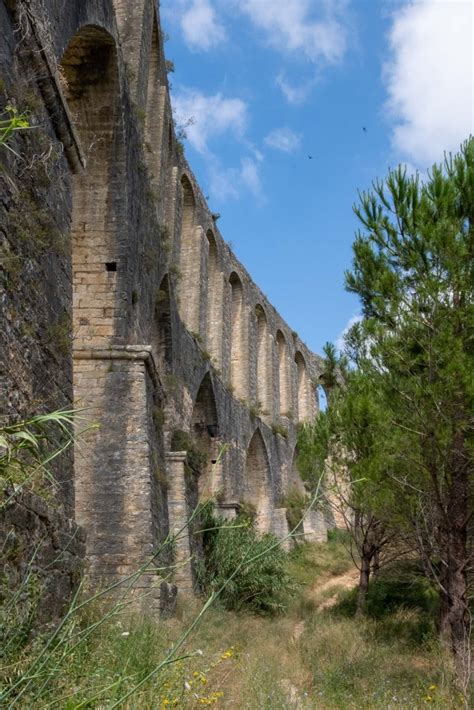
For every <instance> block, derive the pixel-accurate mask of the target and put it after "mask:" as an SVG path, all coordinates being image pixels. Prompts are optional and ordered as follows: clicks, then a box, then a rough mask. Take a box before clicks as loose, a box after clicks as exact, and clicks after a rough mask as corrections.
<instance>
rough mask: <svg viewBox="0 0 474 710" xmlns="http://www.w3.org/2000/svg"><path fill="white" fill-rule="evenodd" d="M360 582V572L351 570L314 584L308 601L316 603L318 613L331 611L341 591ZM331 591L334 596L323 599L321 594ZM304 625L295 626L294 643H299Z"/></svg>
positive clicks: (307, 597) (308, 593) (307, 595)
mask: <svg viewBox="0 0 474 710" xmlns="http://www.w3.org/2000/svg"><path fill="white" fill-rule="evenodd" d="M358 580H359V570H358V569H356V568H355V567H354V568H353V569H351V570H349V572H344V574H340V575H337V576H335V577H330V578H329V579H327V580H326V581H325V582H323V583H321V582H316V583H315V584H313V586H312V587H310V588H309V589H308V590H307V592H306V594H305V597H306V599H308V600H314V601H315V607H316V609H317V610H318V611H323V609H330V608H331V607H332V606H334V604H335V603H336V602H337V598H338V594H339V592H340V591H341V589H352V587H355V586H356V584H357V582H358ZM331 589H334V593H333V594H330V595H329V596H327V597H326V596H323V597H322V598H321V594H324V592H326V591H328V590H331ZM304 625H305V622H304V621H299V622H298V623H297V624H296V625H295V627H294V630H293V635H292V640H293V642H294V643H297V641H298V639H299V638H300V636H301V634H302V633H303V631H304Z"/></svg>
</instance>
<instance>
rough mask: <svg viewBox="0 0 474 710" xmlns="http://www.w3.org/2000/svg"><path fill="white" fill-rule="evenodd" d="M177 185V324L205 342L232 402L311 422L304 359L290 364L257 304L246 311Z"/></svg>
mask: <svg viewBox="0 0 474 710" xmlns="http://www.w3.org/2000/svg"><path fill="white" fill-rule="evenodd" d="M180 184H181V210H182V212H181V243H180V272H181V281H180V285H179V305H180V316H181V319H182V321H183V322H184V324H185V326H186V327H187V328H188V330H189V331H191V332H193V333H196V334H199V336H200V338H201V339H203V340H204V341H205V346H206V349H207V351H208V353H209V355H210V356H211V357H212V360H213V362H214V363H215V365H216V366H217V367H218V368H220V369H225V368H226V364H228V370H229V371H228V373H227V374H228V381H229V384H230V385H231V387H232V390H233V391H234V393H235V395H236V397H237V398H239V399H242V400H244V401H247V402H253V403H254V404H256V403H258V405H259V410H260V411H261V412H262V413H266V414H268V415H269V416H273V415H275V414H280V415H286V416H288V417H290V418H291V417H295V418H296V419H297V420H299V421H302V420H305V419H309V418H311V417H312V416H314V414H315V412H316V399H315V394H314V393H313V391H312V387H311V381H310V378H309V377H308V372H307V366H306V362H305V359H304V356H303V355H302V353H301V352H297V353H296V355H295V357H294V359H293V360H292V359H291V356H290V348H289V346H288V343H287V340H286V337H285V335H284V333H283V331H282V330H277V332H276V334H275V335H273V334H272V333H270V329H269V325H268V319H267V316H266V312H265V309H264V307H263V306H262V305H261V304H257V305H256V306H255V308H254V310H253V312H251V311H249V306H248V305H247V303H246V299H245V292H244V287H243V283H242V279H241V278H240V276H239V274H238V273H237V272H236V271H232V272H231V273H230V275H229V276H228V277H226V276H225V274H224V272H223V270H222V268H221V266H220V259H219V251H218V246H217V242H216V239H215V236H214V234H213V232H212V230H210V229H209V230H208V231H207V233H206V234H205V235H204V232H203V229H202V228H201V227H200V226H199V225H197V224H196V202H195V197H194V192H193V188H192V185H191V181H190V180H189V178H188V177H187V176H186V175H183V177H182V178H181V183H180ZM251 339H253V340H254V341H255V346H253V343H251V342H250V340H251ZM226 341H227V342H226ZM274 353H275V358H276V361H277V366H276V368H274V365H273V359H274ZM225 374H226V373H225ZM275 380H276V381H275Z"/></svg>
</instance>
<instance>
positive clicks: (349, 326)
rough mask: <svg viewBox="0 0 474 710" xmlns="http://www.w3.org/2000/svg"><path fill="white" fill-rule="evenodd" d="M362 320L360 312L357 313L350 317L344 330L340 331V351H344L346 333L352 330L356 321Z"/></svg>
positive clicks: (338, 345) (338, 343)
mask: <svg viewBox="0 0 474 710" xmlns="http://www.w3.org/2000/svg"><path fill="white" fill-rule="evenodd" d="M361 320H362V316H361V315H360V314H356V315H355V316H352V318H349V320H348V321H347V323H346V325H345V326H344V328H343V330H342V331H341V333H339V335H338V337H337V338H336V348H337V349H338V350H339V351H340V352H343V350H344V346H345V343H344V337H345V336H346V334H347V333H348V332H349V331H350V329H351V328H352V326H353V325H355V324H356V323H359V322H360V321H361Z"/></svg>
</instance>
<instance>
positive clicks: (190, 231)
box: [179, 175, 201, 333]
mask: <svg viewBox="0 0 474 710" xmlns="http://www.w3.org/2000/svg"><path fill="white" fill-rule="evenodd" d="M181 198H182V203H181V204H182V212H181V246H180V268H181V276H180V282H179V311H180V315H181V319H182V320H183V323H184V325H185V326H186V328H187V329H188V330H190V331H192V332H193V333H198V332H199V310H200V282H201V235H200V232H201V230H198V229H196V228H195V222H194V220H195V209H196V203H195V199H194V192H193V188H192V186H191V183H190V181H189V179H188V178H187V177H186V175H183V177H182V178H181Z"/></svg>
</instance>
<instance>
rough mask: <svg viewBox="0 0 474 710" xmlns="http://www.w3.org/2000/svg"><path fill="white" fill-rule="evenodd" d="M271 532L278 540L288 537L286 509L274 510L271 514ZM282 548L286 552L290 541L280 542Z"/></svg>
mask: <svg viewBox="0 0 474 710" xmlns="http://www.w3.org/2000/svg"><path fill="white" fill-rule="evenodd" d="M271 532H272V533H273V534H274V535H275V536H276V537H279V538H280V539H282V540H283V538H286V536H287V535H288V533H289V532H290V531H289V528H288V521H287V519H286V508H274V509H273V512H272V527H271ZM282 547H283V549H284V550H286V551H288V550H289V549H290V547H291V541H290V539H289V538H287V539H286V540H284V541H283V542H282Z"/></svg>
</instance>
